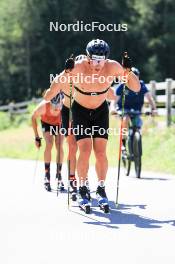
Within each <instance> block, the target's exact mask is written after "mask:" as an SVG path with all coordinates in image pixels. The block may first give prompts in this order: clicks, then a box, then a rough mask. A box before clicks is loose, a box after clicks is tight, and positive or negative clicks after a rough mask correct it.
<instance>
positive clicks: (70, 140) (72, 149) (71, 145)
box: [66, 135, 78, 175]
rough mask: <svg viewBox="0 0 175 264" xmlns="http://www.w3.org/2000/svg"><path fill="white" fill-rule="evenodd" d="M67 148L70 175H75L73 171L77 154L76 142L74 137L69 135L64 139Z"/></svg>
mask: <svg viewBox="0 0 175 264" xmlns="http://www.w3.org/2000/svg"><path fill="white" fill-rule="evenodd" d="M66 140H67V144H68V148H69V153H70V157H68V159H69V158H70V175H75V170H76V153H77V149H78V147H77V142H76V139H75V137H74V135H69V136H67V137H66Z"/></svg>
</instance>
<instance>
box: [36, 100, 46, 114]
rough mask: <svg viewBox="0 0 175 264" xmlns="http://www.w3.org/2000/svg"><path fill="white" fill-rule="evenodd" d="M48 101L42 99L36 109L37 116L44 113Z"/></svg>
mask: <svg viewBox="0 0 175 264" xmlns="http://www.w3.org/2000/svg"><path fill="white" fill-rule="evenodd" d="M46 103H47V101H45V100H42V101H41V102H40V103H39V104H38V105H37V107H36V108H35V109H34V112H33V113H34V114H36V115H37V116H39V115H42V114H43V113H44V111H45V107H46Z"/></svg>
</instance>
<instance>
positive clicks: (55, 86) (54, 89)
mask: <svg viewBox="0 0 175 264" xmlns="http://www.w3.org/2000/svg"><path fill="white" fill-rule="evenodd" d="M66 78H67V73H66V72H65V71H63V72H62V73H60V74H59V75H58V76H56V77H55V79H54V80H53V82H52V84H51V86H50V88H49V89H47V90H46V92H45V94H44V96H43V97H44V99H45V100H46V101H50V100H51V99H52V98H53V97H55V96H56V95H57V94H58V93H59V92H60V91H61V82H64V81H66Z"/></svg>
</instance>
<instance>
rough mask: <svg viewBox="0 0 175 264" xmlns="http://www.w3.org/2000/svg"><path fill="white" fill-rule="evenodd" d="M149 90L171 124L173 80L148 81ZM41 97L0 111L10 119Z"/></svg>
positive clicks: (174, 102) (174, 94) (174, 97)
mask: <svg viewBox="0 0 175 264" xmlns="http://www.w3.org/2000/svg"><path fill="white" fill-rule="evenodd" d="M146 85H147V87H148V89H149V90H150V92H151V94H152V96H153V98H154V100H155V102H156V105H157V108H158V114H159V115H164V116H165V117H166V124H167V126H170V125H171V122H172V116H173V115H175V81H174V80H172V79H166V80H165V82H159V83H157V82H155V81H150V83H148V84H146ZM41 100H42V98H39V99H36V98H33V99H32V100H31V101H25V102H22V103H10V104H8V105H5V106H0V111H8V112H9V114H10V117H11V119H13V117H14V115H17V114H27V111H28V110H27V107H28V106H29V105H30V104H31V103H36V104H37V103H39V102H40V101H41ZM145 107H148V102H147V100H145Z"/></svg>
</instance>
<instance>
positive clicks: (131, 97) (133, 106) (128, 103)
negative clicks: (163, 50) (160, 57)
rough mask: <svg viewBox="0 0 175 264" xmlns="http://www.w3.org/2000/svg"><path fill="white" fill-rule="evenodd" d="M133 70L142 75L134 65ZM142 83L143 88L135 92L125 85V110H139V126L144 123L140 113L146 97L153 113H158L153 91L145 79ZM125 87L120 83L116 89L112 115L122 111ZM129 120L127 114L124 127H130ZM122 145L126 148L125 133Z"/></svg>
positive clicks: (111, 109) (124, 118)
mask: <svg viewBox="0 0 175 264" xmlns="http://www.w3.org/2000/svg"><path fill="white" fill-rule="evenodd" d="M131 70H132V72H134V74H135V75H137V76H138V77H140V72H139V70H138V69H137V68H135V67H132V68H131ZM140 85H141V89H140V91H139V92H134V91H133V90H130V89H128V88H127V87H125V102H124V110H125V111H132V110H134V111H138V116H137V118H136V125H137V127H139V128H141V127H142V123H143V122H142V119H141V117H140V114H139V113H140V112H141V110H142V107H143V104H144V97H146V98H147V100H148V102H149V104H150V106H151V109H152V114H153V115H156V114H157V109H156V104H155V101H154V99H153V97H152V95H151V93H150V92H149V90H148V88H147V87H146V85H145V83H144V81H142V80H140ZM123 88H124V84H120V85H119V86H118V87H117V88H116V90H115V94H116V100H115V101H112V103H111V106H110V113H111V114H112V115H113V114H116V113H117V110H119V111H122V95H123ZM116 105H117V106H118V107H117V110H116ZM129 120H130V118H129V116H128V115H125V116H124V117H123V128H125V129H127V128H128V124H129ZM122 145H123V146H122V149H125V145H126V136H125V135H123V138H122Z"/></svg>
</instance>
